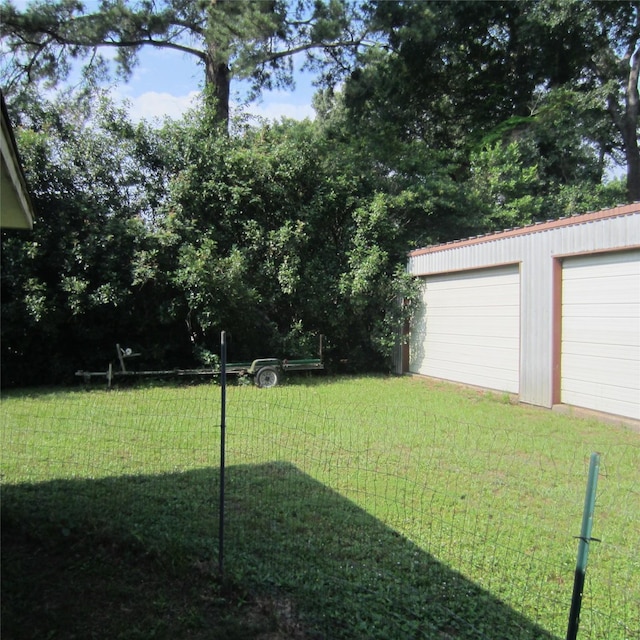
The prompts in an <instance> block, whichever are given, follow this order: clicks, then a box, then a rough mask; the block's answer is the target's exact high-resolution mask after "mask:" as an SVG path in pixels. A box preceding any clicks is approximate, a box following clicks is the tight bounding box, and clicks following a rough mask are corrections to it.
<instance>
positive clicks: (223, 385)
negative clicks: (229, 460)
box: [218, 331, 227, 578]
mask: <svg viewBox="0 0 640 640" xmlns="http://www.w3.org/2000/svg"><path fill="white" fill-rule="evenodd" d="M226 422H227V336H226V332H225V331H222V332H221V333H220V499H219V504H218V510H219V521H218V573H219V574H220V577H221V578H222V575H223V571H224V471H225V437H226V428H227V424H226Z"/></svg>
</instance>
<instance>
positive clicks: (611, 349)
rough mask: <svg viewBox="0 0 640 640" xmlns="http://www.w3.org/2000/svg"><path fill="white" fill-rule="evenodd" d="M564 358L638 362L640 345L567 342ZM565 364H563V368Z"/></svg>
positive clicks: (639, 359)
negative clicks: (580, 357) (576, 357)
mask: <svg viewBox="0 0 640 640" xmlns="http://www.w3.org/2000/svg"><path fill="white" fill-rule="evenodd" d="M564 354H565V358H566V357H570V356H582V357H590V358H603V359H612V360H631V361H633V362H636V363H637V362H638V361H640V344H636V345H628V344H611V343H607V344H602V343H595V342H587V343H579V342H567V343H565V347H564ZM566 366H567V363H566V362H565V367H566Z"/></svg>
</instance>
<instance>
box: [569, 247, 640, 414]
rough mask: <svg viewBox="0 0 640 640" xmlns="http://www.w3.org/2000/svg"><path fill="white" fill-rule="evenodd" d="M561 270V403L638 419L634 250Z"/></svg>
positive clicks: (639, 295) (637, 257) (638, 283)
mask: <svg viewBox="0 0 640 640" xmlns="http://www.w3.org/2000/svg"><path fill="white" fill-rule="evenodd" d="M562 271H563V273H562V301H563V304H562V347H561V352H562V353H561V391H560V396H561V400H562V402H566V403H569V404H575V405H577V406H582V407H586V408H589V409H596V410H598V411H605V412H608V413H616V414H619V415H624V416H628V417H632V418H636V419H640V251H631V252H620V253H616V254H600V255H591V256H584V257H581V258H575V259H570V260H566V261H565V262H564V264H563V269H562Z"/></svg>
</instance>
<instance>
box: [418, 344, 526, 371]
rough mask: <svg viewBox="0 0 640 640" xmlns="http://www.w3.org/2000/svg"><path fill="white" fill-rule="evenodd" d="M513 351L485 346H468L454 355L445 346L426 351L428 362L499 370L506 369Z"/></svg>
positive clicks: (430, 348)
mask: <svg viewBox="0 0 640 640" xmlns="http://www.w3.org/2000/svg"><path fill="white" fill-rule="evenodd" d="M512 352H513V349H509V348H507V347H502V348H496V347H491V346H486V345H479V344H475V345H468V346H466V347H465V349H464V350H459V351H457V352H456V353H452V352H451V349H450V348H449V346H448V345H447V344H444V343H440V344H432V345H430V346H429V350H428V351H427V354H426V355H427V357H428V359H429V360H437V361H438V362H450V363H451V364H452V365H453V364H454V363H455V364H458V365H465V366H469V367H472V366H474V365H475V364H477V363H482V364H479V365H478V366H479V367H480V368H482V367H489V366H493V367H497V368H501V369H508V368H509V367H510V366H511V364H512V362H513V358H512V357H511V356H512Z"/></svg>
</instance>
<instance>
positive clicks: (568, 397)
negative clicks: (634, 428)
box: [563, 389, 640, 420]
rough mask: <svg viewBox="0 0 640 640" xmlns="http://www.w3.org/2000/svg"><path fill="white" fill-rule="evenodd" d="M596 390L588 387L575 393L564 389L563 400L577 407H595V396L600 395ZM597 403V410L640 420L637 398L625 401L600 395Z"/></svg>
mask: <svg viewBox="0 0 640 640" xmlns="http://www.w3.org/2000/svg"><path fill="white" fill-rule="evenodd" d="M594 391H595V390H588V389H587V390H584V391H582V392H575V393H574V392H569V391H563V402H564V403H566V404H571V405H574V406H576V407H586V408H593V407H592V406H591V405H592V404H593V398H594V397H598V396H597V395H596V393H595V392H594ZM597 404H598V408H597V411H604V412H605V413H612V414H614V415H618V416H626V417H628V418H632V419H634V420H640V409H639V408H638V401H637V400H631V401H623V400H615V399H613V398H611V397H599V398H598V403H597Z"/></svg>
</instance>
